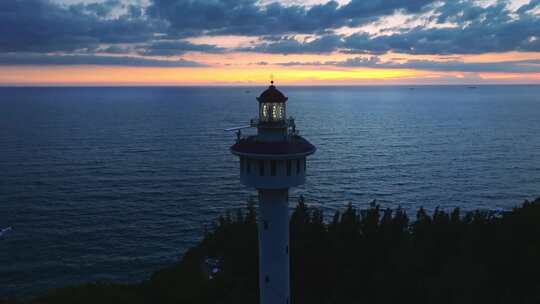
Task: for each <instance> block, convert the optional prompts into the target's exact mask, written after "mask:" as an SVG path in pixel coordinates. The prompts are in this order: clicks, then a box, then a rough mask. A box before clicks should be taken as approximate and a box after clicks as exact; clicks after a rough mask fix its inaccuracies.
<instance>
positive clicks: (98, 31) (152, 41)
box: [0, 0, 540, 69]
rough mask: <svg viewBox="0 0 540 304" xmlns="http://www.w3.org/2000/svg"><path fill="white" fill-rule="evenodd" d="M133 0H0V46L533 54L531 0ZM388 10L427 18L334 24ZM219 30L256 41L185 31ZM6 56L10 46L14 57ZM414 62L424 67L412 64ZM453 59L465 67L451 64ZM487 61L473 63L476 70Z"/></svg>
mask: <svg viewBox="0 0 540 304" xmlns="http://www.w3.org/2000/svg"><path fill="white" fill-rule="evenodd" d="M143 2H144V3H146V4H145V5H141V4H134V3H135V2H128V1H125V0H100V1H98V0H90V1H85V2H81V3H77V4H59V3H58V2H52V1H51V0H4V1H2V0H0V54H5V55H4V57H3V58H13V59H14V60H16V61H17V62H24V61H25V60H26V61H27V62H29V61H32V60H36V61H39V60H38V59H40V58H41V57H39V56H37V54H43V56H42V57H43V58H41V59H42V60H43V62H45V63H44V64H48V63H46V62H54V60H61V59H64V60H66V61H67V62H70V63H69V64H75V63H74V62H77V60H76V59H81V60H82V61H84V60H87V61H92V60H91V58H90V57H89V56H90V55H94V56H95V57H96V59H95V60H96V62H98V61H100V60H101V61H105V59H104V58H106V56H98V55H100V54H101V55H103V54H119V55H124V58H136V59H141V60H142V59H146V60H148V63H152V62H155V61H159V62H161V61H165V63H164V64H170V62H169V61H166V60H156V59H155V58H152V56H179V55H182V54H185V53H187V52H201V53H223V52H230V51H246V52H259V53H273V54H329V53H332V52H343V53H348V54H371V55H379V54H385V53H389V52H394V53H405V54H413V55H425V54H435V55H453V54H481V53H486V52H495V53H496V52H509V51H531V52H540V14H538V11H539V9H540V0H531V1H529V2H528V3H526V4H524V5H522V6H521V7H518V8H517V9H515V10H511V9H510V8H509V5H508V2H507V1H496V2H493V3H492V4H491V5H487V6H480V4H478V3H479V2H478V1H473V0H455V1H444V2H441V1H435V0H372V1H366V0H351V1H349V2H348V3H347V4H344V5H339V4H338V2H336V1H332V0H330V1H327V2H324V3H321V4H316V5H310V6H308V5H300V4H284V3H280V2H271V3H268V2H261V1H258V0H211V1H201V0H148V1H142V2H140V3H143ZM396 12H399V13H400V14H401V15H407V18H409V19H413V18H416V17H418V16H420V15H423V16H428V17H427V21H426V22H425V23H423V24H421V25H418V26H416V27H412V28H410V27H404V26H403V25H402V24H388V25H385V31H383V32H378V33H375V34H373V32H370V33H367V32H364V31H361V30H358V29H356V31H357V32H353V33H351V34H343V31H336V29H338V28H341V27H344V26H349V27H354V26H359V25H366V24H370V23H371V22H374V21H377V22H379V23H380V22H381V20H386V19H380V18H381V17H385V16H391V15H393V14H395V13H396ZM351 31H353V30H352V29H351ZM338 32H339V33H341V34H338ZM225 34H226V35H244V36H257V37H258V40H257V39H256V38H255V41H256V42H254V43H252V44H251V45H248V46H246V47H242V48H234V49H232V48H231V49H226V48H222V47H219V46H217V45H213V44H194V43H191V42H189V41H188V39H187V38H190V37H198V36H201V35H205V36H213V35H225ZM305 37H308V38H305ZM13 54H20V58H19V57H17V58H16V56H15V57H14V55H13ZM28 54H32V55H28ZM51 54H63V55H51ZM134 54H137V55H139V56H134ZM68 55H70V56H72V57H69V56H68ZM10 56H11V57H10ZM141 56H142V57H141ZM148 56H149V57H148ZM24 57H26V58H27V59H23V58H24ZM98 57H99V58H98ZM110 57H111V58H121V57H118V56H110ZM143 57H146V58H143ZM53 58H56V59H54V60H53ZM41 59H40V60H41ZM83 59H84V60H83ZM114 60H117V61H119V59H111V62H114ZM128 61H129V60H128ZM128 61H126V62H128ZM4 64H6V63H4ZM58 64H62V63H60V62H59V63H58ZM156 64H158V63H156ZM364 64H365V63H364ZM379 64H380V63H379ZM421 64H426V65H428V63H426V62H424V63H421V62H416V65H421ZM430 64H431V63H430ZM450 66H452V65H450V64H447V65H445V66H444V67H443V66H440V68H441V69H444V68H445V67H446V68H448V67H450ZM454 66H455V68H465V67H464V66H459V62H455V63H454ZM467 67H468V68H472V66H471V65H468V66H467ZM424 68H426V69H427V68H428V67H427V66H426V67H424ZM487 68H488V67H485V66H478V69H487ZM500 68H501V69H502V67H500ZM519 68H521V69H525V68H524V67H523V66H520V67H519Z"/></svg>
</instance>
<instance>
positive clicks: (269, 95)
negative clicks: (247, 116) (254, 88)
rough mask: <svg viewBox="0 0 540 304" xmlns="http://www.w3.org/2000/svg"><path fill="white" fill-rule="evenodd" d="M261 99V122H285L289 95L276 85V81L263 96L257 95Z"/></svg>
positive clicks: (270, 123)
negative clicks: (284, 93) (286, 95)
mask: <svg viewBox="0 0 540 304" xmlns="http://www.w3.org/2000/svg"><path fill="white" fill-rule="evenodd" d="M257 100H258V101H259V122H260V123H261V124H269V125H275V124H281V123H283V122H285V118H286V107H285V102H286V101H287V97H285V95H283V93H281V92H280V91H279V90H278V89H277V88H276V87H275V86H274V82H273V81H272V82H271V85H270V86H269V87H268V89H266V90H265V91H264V92H262V93H261V96H259V97H257Z"/></svg>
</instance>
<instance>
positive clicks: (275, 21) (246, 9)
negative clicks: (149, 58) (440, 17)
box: [147, 0, 434, 36]
mask: <svg viewBox="0 0 540 304" xmlns="http://www.w3.org/2000/svg"><path fill="white" fill-rule="evenodd" d="M433 2H434V0H412V1H411V0H386V1H382V0H372V1H366V0H351V1H350V2H349V3H348V4H347V5H344V6H339V4H338V3H337V2H336V1H328V2H326V3H322V4H317V5H313V6H309V7H308V6H301V5H283V4H281V3H279V2H272V3H268V4H260V2H259V1H257V0H214V1H197V0H152V1H151V4H150V6H149V7H148V10H147V13H148V15H149V16H151V17H153V18H163V19H165V20H167V21H168V22H170V24H171V30H174V31H176V33H178V34H179V35H181V36H184V35H185V31H191V32H199V33H202V32H205V33H206V34H209V35H226V34H227V35H230V34H233V35H284V34H291V33H303V34H305V33H308V34H312V33H318V32H324V31H326V30H329V29H335V28H338V27H342V26H358V25H361V24H365V23H367V22H370V21H373V20H375V19H376V18H377V17H380V16H386V15H391V14H392V13H394V12H395V11H396V10H402V11H406V12H412V13H414V12H418V11H420V9H421V8H422V7H425V6H426V5H428V4H430V3H433Z"/></svg>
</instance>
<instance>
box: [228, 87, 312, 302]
mask: <svg viewBox="0 0 540 304" xmlns="http://www.w3.org/2000/svg"><path fill="white" fill-rule="evenodd" d="M257 100H258V101H259V118H258V119H252V120H251V123H250V126H251V127H256V128H257V135H252V136H248V137H245V138H242V137H241V136H240V130H238V138H237V142H236V143H235V144H234V145H233V146H232V147H231V152H232V153H233V154H235V155H237V156H239V157H240V181H241V182H242V184H244V185H246V186H248V187H254V188H256V189H257V191H258V192H259V213H258V214H259V219H258V231H259V290H260V304H290V302H291V300H290V287H289V208H288V196H289V188H290V187H294V186H298V185H301V184H303V183H304V182H305V180H306V157H307V156H308V155H310V154H313V153H314V152H315V147H314V146H313V145H312V144H311V143H310V142H308V141H307V140H306V139H304V138H303V137H301V136H300V135H298V131H297V130H296V127H295V124H294V119H293V118H286V101H287V97H285V96H284V95H283V93H281V92H280V91H279V90H278V89H276V87H275V86H274V82H273V81H272V82H271V85H270V87H269V88H268V89H266V90H265V91H264V92H263V93H262V94H261V96H259V97H258V98H257Z"/></svg>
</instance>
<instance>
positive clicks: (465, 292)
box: [0, 197, 540, 304]
mask: <svg viewBox="0 0 540 304" xmlns="http://www.w3.org/2000/svg"><path fill="white" fill-rule="evenodd" d="M323 219H324V216H323V212H322V210H320V209H317V208H310V207H308V205H307V204H306V202H305V200H304V198H303V197H301V199H300V200H299V202H298V205H297V206H296V208H295V210H294V212H293V214H292V216H291V221H290V225H291V227H290V228H291V249H290V253H291V276H292V277H291V284H292V286H291V290H292V303H294V304H318V303H320V304H324V303H340V304H347V303H437V304H444V303H460V304H464V303H540V279H538V274H539V273H540V198H539V199H536V200H535V201H534V202H528V201H525V202H524V203H523V204H522V205H521V206H520V207H518V208H515V209H513V210H512V211H508V212H504V213H502V214H501V213H499V214H495V213H493V212H489V211H480V210H478V211H471V212H467V213H465V214H461V213H460V210H459V209H454V210H452V211H451V212H447V211H445V210H443V209H441V208H437V209H435V210H434V211H433V212H432V213H431V214H429V213H428V212H426V210H424V209H423V208H420V209H419V210H418V212H417V214H416V218H415V219H414V220H412V221H411V220H410V219H409V217H408V216H407V214H406V212H405V211H404V210H402V209H399V208H398V209H395V210H392V209H381V208H380V206H379V205H378V204H377V203H376V202H373V203H372V204H371V206H370V207H369V208H368V209H366V210H358V209H356V208H355V207H353V205H352V204H349V205H348V206H347V207H346V208H345V210H343V211H342V212H339V211H338V212H336V213H335V215H334V216H333V217H332V218H331V219H330V220H329V221H328V223H326V222H325V221H324V220H323ZM257 255H258V252H257V226H256V209H255V206H254V204H253V203H252V202H251V203H249V204H248V207H247V210H245V211H244V210H238V211H236V212H235V213H234V216H233V215H232V214H231V213H228V214H227V215H226V216H222V217H220V218H219V219H218V221H217V223H216V224H215V226H214V227H213V229H211V230H209V231H207V232H206V234H205V237H204V239H203V240H202V241H201V242H200V244H199V245H197V246H195V247H194V248H191V249H190V250H188V251H187V252H186V253H185V255H184V257H183V258H182V260H181V261H179V262H178V263H177V264H176V265H173V266H171V267H168V268H165V269H162V270H159V271H157V272H155V273H154V274H153V275H152V277H151V278H150V279H149V280H147V281H145V282H143V283H140V284H132V285H119V284H108V283H93V284H87V285H83V286H75V287H67V288H61V289H57V290H53V291H50V292H49V293H48V294H46V295H45V296H42V297H39V298H36V299H32V300H29V302H31V303H70V304H71V303H95V304H97V303H99V304H102V303H115V304H118V303H130V304H132V303H134V304H136V303H176V304H178V303H193V304H195V303H197V304H204V303H235V304H238V303H250V304H252V303H257V302H258V291H257V289H258V275H257V268H258V260H257ZM209 258H210V259H212V260H213V261H217V263H218V264H219V266H218V268H219V271H218V272H217V273H216V274H215V275H212V278H211V279H210V278H209V273H208V271H207V265H206V264H207V263H206V262H205V261H207V260H208V259H209ZM205 269H206V270H205ZM0 303H17V302H16V301H4V302H2V301H0Z"/></svg>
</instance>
